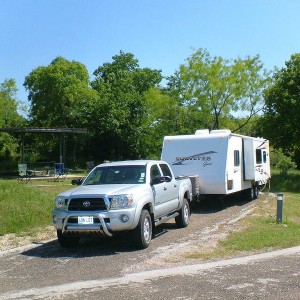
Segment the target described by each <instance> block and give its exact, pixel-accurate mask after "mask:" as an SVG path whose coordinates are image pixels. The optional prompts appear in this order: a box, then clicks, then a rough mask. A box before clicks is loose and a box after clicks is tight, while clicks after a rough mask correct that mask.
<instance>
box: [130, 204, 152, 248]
mask: <svg viewBox="0 0 300 300" xmlns="http://www.w3.org/2000/svg"><path fill="white" fill-rule="evenodd" d="M132 235H133V241H134V244H135V246H136V247H137V248H139V249H145V248H147V247H148V246H149V245H150V242H151V238H152V220H151V216H150V214H149V211H148V210H146V209H143V210H142V212H141V215H140V219H139V223H138V225H137V227H136V228H135V229H134V230H133V232H132Z"/></svg>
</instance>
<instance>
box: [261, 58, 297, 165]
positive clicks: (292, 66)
mask: <svg viewBox="0 0 300 300" xmlns="http://www.w3.org/2000/svg"><path fill="white" fill-rule="evenodd" d="M299 95H300V54H294V55H292V56H291V58H290V60H288V61H287V62H286V63H285V67H283V68H281V69H277V70H276V72H275V73H274V76H273V84H272V85H271V86H270V87H269V88H268V89H267V90H266V91H265V101H266V106H265V110H264V116H263V118H262V120H261V124H260V126H261V128H262V129H261V131H263V132H265V135H266V137H267V138H269V139H270V140H271V142H272V144H273V145H274V147H276V148H282V150H283V152H284V153H292V155H293V157H294V158H296V159H297V161H296V162H297V164H298V165H300V155H299V153H300V145H299V136H300V127H299V121H300V98H299ZM274 128H276V130H274Z"/></svg>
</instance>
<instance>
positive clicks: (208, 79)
mask: <svg viewBox="0 0 300 300" xmlns="http://www.w3.org/2000/svg"><path fill="white" fill-rule="evenodd" d="M170 80H171V82H170V84H169V87H170V88H172V87H174V88H175V90H176V91H177V94H178V95H180V102H181V105H184V106H187V107H193V108H194V109H195V110H196V111H199V114H200V113H201V119H202V122H203V123H204V124H206V126H205V127H206V128H209V129H216V128H220V127H222V128H223V127H224V126H223V124H222V119H226V118H228V117H230V115H231V114H232V113H234V112H237V111H243V113H244V114H246V112H247V113H248V115H247V120H246V122H248V121H249V119H250V118H251V117H252V116H253V115H255V114H257V113H258V112H259V111H261V109H262V105H263V101H262V100H263V99H262V91H263V89H264V88H265V87H266V86H267V84H268V81H269V78H268V74H267V73H266V72H265V71H263V65H262V63H261V61H260V59H259V56H255V57H253V58H251V57H247V58H246V59H240V58H238V59H235V60H233V61H230V60H226V59H223V58H222V57H211V56H210V54H209V53H208V52H207V51H206V50H203V49H199V50H197V51H196V52H195V53H194V54H192V55H191V56H190V57H189V58H188V59H187V62H186V64H185V65H181V66H180V69H179V73H177V74H175V77H172V78H170ZM240 127H241V126H240Z"/></svg>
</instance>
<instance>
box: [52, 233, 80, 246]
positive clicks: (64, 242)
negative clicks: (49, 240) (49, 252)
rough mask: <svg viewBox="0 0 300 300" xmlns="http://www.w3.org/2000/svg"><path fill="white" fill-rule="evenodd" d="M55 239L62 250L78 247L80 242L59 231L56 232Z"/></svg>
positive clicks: (74, 237)
mask: <svg viewBox="0 0 300 300" xmlns="http://www.w3.org/2000/svg"><path fill="white" fill-rule="evenodd" d="M57 239H58V242H59V244H60V245H61V246H62V247H64V248H70V247H74V246H76V245H78V242H79V240H80V238H79V237H77V236H72V235H66V234H63V233H62V231H61V230H57Z"/></svg>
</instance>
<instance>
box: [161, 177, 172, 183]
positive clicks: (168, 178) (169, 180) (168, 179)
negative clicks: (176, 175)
mask: <svg viewBox="0 0 300 300" xmlns="http://www.w3.org/2000/svg"><path fill="white" fill-rule="evenodd" d="M171 181H172V178H171V176H163V177H161V182H171Z"/></svg>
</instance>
